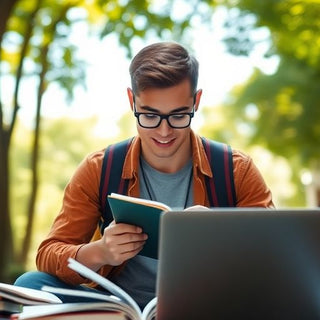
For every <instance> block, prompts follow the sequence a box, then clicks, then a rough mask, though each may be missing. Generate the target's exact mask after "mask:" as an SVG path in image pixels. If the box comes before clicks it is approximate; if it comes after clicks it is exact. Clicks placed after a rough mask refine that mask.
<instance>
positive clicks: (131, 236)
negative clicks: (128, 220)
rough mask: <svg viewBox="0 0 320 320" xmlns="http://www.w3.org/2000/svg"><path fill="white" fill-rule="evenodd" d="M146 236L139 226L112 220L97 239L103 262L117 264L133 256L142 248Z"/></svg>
mask: <svg viewBox="0 0 320 320" xmlns="http://www.w3.org/2000/svg"><path fill="white" fill-rule="evenodd" d="M147 238H148V236H147V235H146V234H145V233H142V229H141V228H140V227H137V226H133V225H130V224H125V223H115V222H114V221H112V222H111V223H110V224H109V226H108V227H106V228H105V229H104V233H103V236H102V238H101V239H100V240H99V241H100V244H99V245H100V246H101V250H102V253H103V257H104V260H105V264H108V265H112V266H118V265H120V264H122V263H123V262H124V261H126V260H128V259H131V258H133V257H134V256H135V255H137V254H138V253H139V251H140V250H141V249H142V248H143V245H144V244H145V241H146V240H147Z"/></svg>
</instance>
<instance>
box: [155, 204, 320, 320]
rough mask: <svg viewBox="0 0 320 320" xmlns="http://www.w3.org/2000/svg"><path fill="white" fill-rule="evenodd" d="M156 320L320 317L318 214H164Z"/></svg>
mask: <svg viewBox="0 0 320 320" xmlns="http://www.w3.org/2000/svg"><path fill="white" fill-rule="evenodd" d="M159 246H160V249H159V250H160V252H159V267H158V268H159V269H158V279H157V295H158V307H157V320H164V319H165V320H170V319H208V317H209V318H210V319H236V318H241V319H260V320H261V319H268V320H269V319H319V318H320V210H317V209H314V210H311V209H309V210H307V209H306V210H298V209H294V210H273V209H243V208H241V209H240V208H236V209H213V210H208V211H180V212H178V211H174V212H168V213H165V214H163V215H162V217H161V227H160V244H159Z"/></svg>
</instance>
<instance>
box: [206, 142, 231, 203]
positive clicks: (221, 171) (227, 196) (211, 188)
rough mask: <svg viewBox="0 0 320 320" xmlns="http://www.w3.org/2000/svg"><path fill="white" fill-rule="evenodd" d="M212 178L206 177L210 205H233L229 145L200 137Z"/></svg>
mask: <svg viewBox="0 0 320 320" xmlns="http://www.w3.org/2000/svg"><path fill="white" fill-rule="evenodd" d="M202 143H203V146H204V148H205V151H206V154H207V157H208V160H209V163H210V167H211V170H212V173H213V178H210V177H206V178H205V181H206V188H207V192H208V198H209V202H210V205H211V206H212V207H235V206H236V192H235V187H234V179H233V159H232V149H231V147H230V146H229V145H227V144H224V143H220V142H217V141H213V140H209V139H206V138H202Z"/></svg>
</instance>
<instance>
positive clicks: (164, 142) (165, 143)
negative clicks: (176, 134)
mask: <svg viewBox="0 0 320 320" xmlns="http://www.w3.org/2000/svg"><path fill="white" fill-rule="evenodd" d="M174 140H175V139H169V140H160V139H153V141H154V142H155V143H156V144H157V145H158V146H169V145H171V144H173V142H174Z"/></svg>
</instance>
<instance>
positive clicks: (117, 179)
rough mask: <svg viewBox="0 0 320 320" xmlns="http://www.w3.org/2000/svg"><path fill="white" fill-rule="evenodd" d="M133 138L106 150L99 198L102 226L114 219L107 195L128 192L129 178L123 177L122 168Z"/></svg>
mask: <svg viewBox="0 0 320 320" xmlns="http://www.w3.org/2000/svg"><path fill="white" fill-rule="evenodd" d="M132 140H133V139H132V138H131V139H128V140H125V141H122V142H119V143H115V144H112V145H110V146H108V147H107V148H106V150H105V153H104V157H103V163H102V170H101V176H100V187H99V200H100V206H101V215H102V221H101V223H100V228H104V227H106V226H107V225H108V224H109V223H110V222H111V221H112V213H111V209H110V206H109V203H108V201H107V195H108V194H110V193H112V192H116V193H120V194H126V193H127V189H128V180H125V179H122V168H123V164H124V159H125V157H126V154H127V151H128V149H129V146H130V145H131V142H132Z"/></svg>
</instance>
